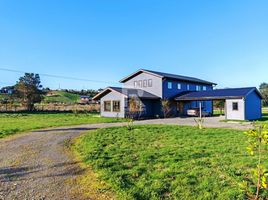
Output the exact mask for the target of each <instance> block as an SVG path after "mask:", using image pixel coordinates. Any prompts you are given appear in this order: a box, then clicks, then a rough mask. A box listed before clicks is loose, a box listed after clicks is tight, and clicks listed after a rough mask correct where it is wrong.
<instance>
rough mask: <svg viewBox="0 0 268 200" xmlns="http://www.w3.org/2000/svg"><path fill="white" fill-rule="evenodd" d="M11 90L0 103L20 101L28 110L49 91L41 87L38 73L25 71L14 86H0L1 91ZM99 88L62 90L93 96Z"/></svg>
mask: <svg viewBox="0 0 268 200" xmlns="http://www.w3.org/2000/svg"><path fill="white" fill-rule="evenodd" d="M9 89H11V90H12V93H11V94H9V93H6V94H7V95H6V98H4V99H2V100H1V103H3V104H6V103H11V104H14V103H20V104H21V105H22V106H24V107H26V109H27V110H28V111H32V110H34V104H36V103H40V102H41V101H42V100H43V97H44V95H45V94H47V93H48V92H49V91H51V90H50V89H49V88H43V86H42V85H41V79H40V76H39V74H34V73H25V74H24V76H22V77H20V78H19V80H18V81H17V83H16V84H15V85H14V86H9V87H4V88H2V90H1V91H2V92H5V91H8V90H9ZM100 90H101V89H99V90H81V91H79V90H71V89H69V90H62V91H66V92H70V93H73V94H79V95H88V96H90V97H93V96H95V95H96V94H97V93H98V92H99V91H100Z"/></svg>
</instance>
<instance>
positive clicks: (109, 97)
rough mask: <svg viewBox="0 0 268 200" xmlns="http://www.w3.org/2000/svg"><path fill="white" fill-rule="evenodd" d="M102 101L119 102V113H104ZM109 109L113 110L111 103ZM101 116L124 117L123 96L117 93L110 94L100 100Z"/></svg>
mask: <svg viewBox="0 0 268 200" xmlns="http://www.w3.org/2000/svg"><path fill="white" fill-rule="evenodd" d="M104 101H120V112H113V111H111V112H105V111H104ZM111 107H112V110H113V104H112V102H111ZM101 116H102V117H120V118H124V117H125V96H124V95H122V94H120V93H118V92H114V91H113V92H110V93H108V94H107V95H105V96H104V97H102V98H101Z"/></svg>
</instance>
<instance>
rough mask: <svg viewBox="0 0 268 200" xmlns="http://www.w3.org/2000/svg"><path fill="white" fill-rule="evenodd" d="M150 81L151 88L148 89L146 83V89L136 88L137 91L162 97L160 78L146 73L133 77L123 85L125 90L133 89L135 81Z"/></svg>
mask: <svg viewBox="0 0 268 200" xmlns="http://www.w3.org/2000/svg"><path fill="white" fill-rule="evenodd" d="M149 79H151V80H152V87H148V83H147V87H143V86H142V87H136V88H137V89H142V90H145V91H147V92H149V93H151V94H154V95H156V96H159V97H162V78H160V77H157V76H154V75H151V74H148V73H146V72H142V73H141V74H139V75H137V76H135V77H133V78H132V79H130V80H128V81H126V82H125V83H124V87H126V88H134V82H135V81H142V83H143V80H147V81H148V80H149Z"/></svg>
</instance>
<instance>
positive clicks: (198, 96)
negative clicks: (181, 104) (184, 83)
mask: <svg viewBox="0 0 268 200" xmlns="http://www.w3.org/2000/svg"><path fill="white" fill-rule="evenodd" d="M250 92H256V93H257V94H258V95H259V96H260V98H262V95H261V94H260V93H259V91H258V90H257V88H255V87H247V88H228V89H217V90H209V91H199V92H188V93H187V94H185V93H184V94H178V95H177V97H175V100H213V99H235V98H243V97H245V96H247V95H248V94H249V93H250Z"/></svg>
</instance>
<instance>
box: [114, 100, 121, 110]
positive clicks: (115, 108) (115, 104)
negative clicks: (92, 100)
mask: <svg viewBox="0 0 268 200" xmlns="http://www.w3.org/2000/svg"><path fill="white" fill-rule="evenodd" d="M113 112H120V101H113Z"/></svg>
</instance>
